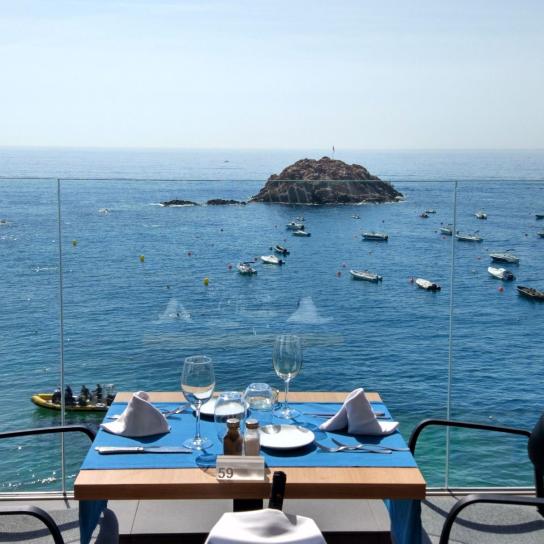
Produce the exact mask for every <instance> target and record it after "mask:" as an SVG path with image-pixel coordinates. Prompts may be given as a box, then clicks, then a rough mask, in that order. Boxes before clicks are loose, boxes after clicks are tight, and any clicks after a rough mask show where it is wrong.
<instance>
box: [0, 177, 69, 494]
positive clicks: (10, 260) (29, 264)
mask: <svg viewBox="0 0 544 544" xmlns="http://www.w3.org/2000/svg"><path fill="white" fill-rule="evenodd" d="M57 226H58V225H57V182H56V180H50V179H0V255H1V257H0V277H1V278H2V305H1V307H2V311H1V312H0V331H1V333H0V353H1V372H0V391H1V393H2V404H1V406H0V428H1V429H2V430H3V431H8V430H16V429H21V428H32V427H42V426H47V425H51V424H55V423H58V422H59V414H58V413H56V412H53V411H51V410H43V409H39V408H37V407H36V406H35V405H33V404H32V403H31V401H30V399H31V396H32V395H34V394H37V393H43V392H52V391H53V389H54V388H55V387H56V386H57V385H58V384H59V383H60V373H59V319H58V315H59V259H58V255H59V251H58V228H57ZM60 451H61V449H60V439H59V437H58V436H53V437H50V438H49V439H47V441H44V440H40V438H36V437H33V438H28V439H13V438H12V439H5V440H2V441H0V468H1V472H2V481H1V482H0V491H1V492H11V491H17V492H19V491H35V490H59V489H61V479H62V478H61V456H60Z"/></svg>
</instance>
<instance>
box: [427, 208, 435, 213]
mask: <svg viewBox="0 0 544 544" xmlns="http://www.w3.org/2000/svg"><path fill="white" fill-rule="evenodd" d="M425 213H436V210H434V209H433V208H429V209H427V210H425Z"/></svg>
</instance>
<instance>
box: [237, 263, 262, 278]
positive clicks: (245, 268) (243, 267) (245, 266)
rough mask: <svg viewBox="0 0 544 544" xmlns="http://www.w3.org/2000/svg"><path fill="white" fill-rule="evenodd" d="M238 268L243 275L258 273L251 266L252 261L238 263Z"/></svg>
mask: <svg viewBox="0 0 544 544" xmlns="http://www.w3.org/2000/svg"><path fill="white" fill-rule="evenodd" d="M236 268H237V269H238V272H240V274H242V275H243V276H251V275H253V274H256V273H257V271H256V270H255V269H254V268H253V267H252V266H251V263H238V265H237V266H236Z"/></svg>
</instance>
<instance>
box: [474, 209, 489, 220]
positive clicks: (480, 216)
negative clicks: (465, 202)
mask: <svg viewBox="0 0 544 544" xmlns="http://www.w3.org/2000/svg"><path fill="white" fill-rule="evenodd" d="M474 217H475V218H476V219H487V214H486V213H485V212H483V211H482V210H479V211H477V212H476V213H475V214H474Z"/></svg>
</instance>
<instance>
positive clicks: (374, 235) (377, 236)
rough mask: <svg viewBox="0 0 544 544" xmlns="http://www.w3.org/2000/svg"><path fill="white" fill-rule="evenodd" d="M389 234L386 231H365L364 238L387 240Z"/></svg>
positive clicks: (378, 240)
mask: <svg viewBox="0 0 544 544" xmlns="http://www.w3.org/2000/svg"><path fill="white" fill-rule="evenodd" d="M388 239H389V236H388V235H387V234H385V232H375V231H369V232H363V240H375V241H377V242H387V240H388Z"/></svg>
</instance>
